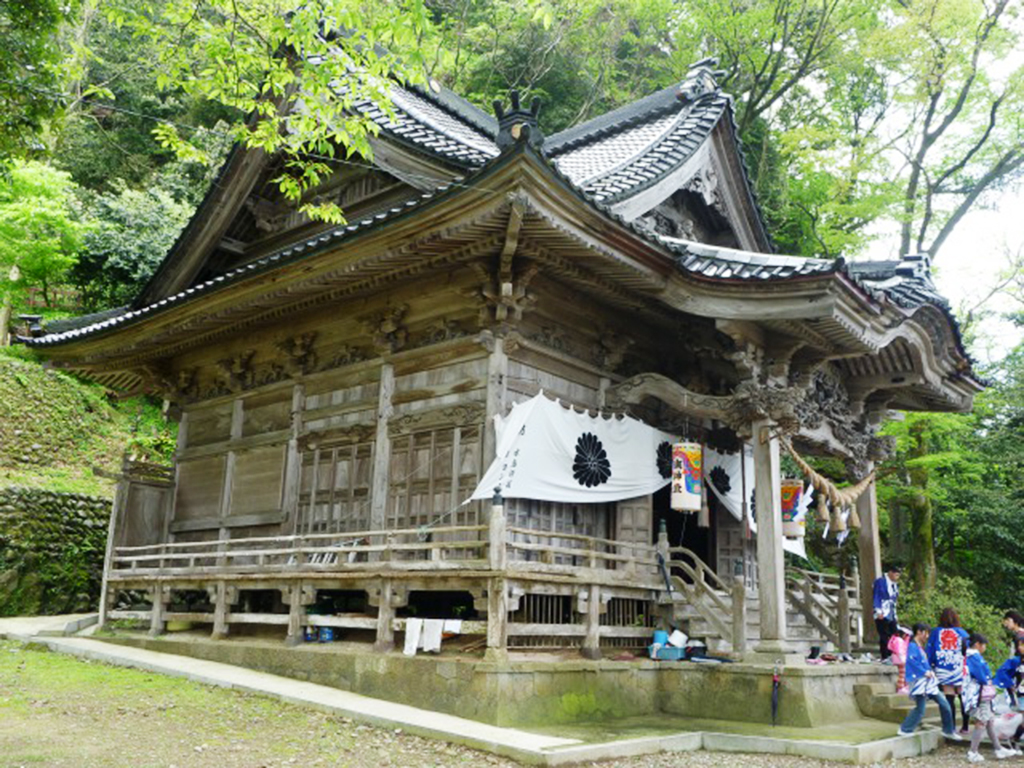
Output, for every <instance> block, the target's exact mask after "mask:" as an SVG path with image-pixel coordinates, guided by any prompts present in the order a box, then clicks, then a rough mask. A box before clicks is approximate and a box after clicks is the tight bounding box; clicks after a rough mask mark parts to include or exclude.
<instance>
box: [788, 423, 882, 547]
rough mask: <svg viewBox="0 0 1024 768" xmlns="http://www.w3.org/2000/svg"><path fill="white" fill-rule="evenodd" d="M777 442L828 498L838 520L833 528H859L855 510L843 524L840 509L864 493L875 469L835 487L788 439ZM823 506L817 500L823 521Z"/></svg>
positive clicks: (841, 529)
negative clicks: (853, 483)
mask: <svg viewBox="0 0 1024 768" xmlns="http://www.w3.org/2000/svg"><path fill="white" fill-rule="evenodd" d="M779 442H780V443H781V444H782V447H783V448H785V450H786V453H788V454H789V455H790V456H791V457H792V458H793V461H795V462H796V465H797V466H798V467H800V471H801V472H803V473H804V477H806V478H807V479H808V481H810V483H811V485H812V486H814V489H815V490H816V491H818V493H819V494H821V496H823V497H824V498H825V499H828V501H829V502H830V504H831V506H832V509H833V510H835V512H836V514H835V515H834V520H835V521H838V524H837V523H836V522H835V521H834V522H833V523H832V528H833V530H836V531H844V530H846V525H847V524H848V525H849V526H850V527H858V528H859V527H860V518H859V517H858V516H857V514H856V511H855V510H852V511H851V513H850V516H849V519H848V520H847V524H844V523H843V522H842V519H843V518H842V513H841V510H842V508H843V507H853V506H854V504H855V503H856V501H857V499H858V498H860V496H861V494H862V493H864V491H866V490H867V489H868V487H869V486H870V485H871V483H873V482H874V480H875V471H874V470H871V472H869V473H868V474H867V475H866V476H864V477H863V478H861V480H859V481H858V482H857V483H856V484H855V485H851V486H850V487H849V488H837V487H836V486H835V483H833V482H832V481H831V480H829V479H828V478H827V477H823V476H822V475H820V474H819V473H818V472H816V471H815V469H814V468H813V467H812V466H811V465H810V464H808V463H807V462H806V461H805V460H804V458H803V457H802V456H801V455H800V454H798V453H797V452H796V450H795V449H794V448H793V446H792V445H791V444H790V442H789V440H785V439H783V440H779ZM823 506H824V505H823V504H822V503H820V502H819V504H818V519H819V520H820V521H821V522H823V523H824V522H827V521H828V513H827V512H824V511H823Z"/></svg>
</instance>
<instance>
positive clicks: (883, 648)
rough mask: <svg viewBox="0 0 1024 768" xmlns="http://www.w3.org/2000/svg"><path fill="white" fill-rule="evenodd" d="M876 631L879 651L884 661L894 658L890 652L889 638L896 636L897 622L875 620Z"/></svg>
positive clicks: (892, 620)
mask: <svg viewBox="0 0 1024 768" xmlns="http://www.w3.org/2000/svg"><path fill="white" fill-rule="evenodd" d="M875 629H877V630H878V651H879V653H880V654H881V655H882V658H883V659H888V658H889V657H890V656H892V651H890V650H889V638H890V637H892V636H893V635H895V634H896V621H895V620H894V619H875Z"/></svg>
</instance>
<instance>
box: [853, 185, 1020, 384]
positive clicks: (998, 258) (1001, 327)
mask: <svg viewBox="0 0 1024 768" xmlns="http://www.w3.org/2000/svg"><path fill="white" fill-rule="evenodd" d="M898 249H899V237H898V233H895V232H894V233H892V234H891V235H889V234H883V235H882V236H881V237H879V239H878V240H876V241H875V242H874V243H872V245H871V246H870V247H869V248H868V250H867V253H866V254H865V255H864V257H865V258H870V259H895V258H899V256H898V253H897V251H898ZM1008 249H1009V250H1010V251H1011V252H1012V253H1016V252H1018V251H1019V250H1020V249H1024V188H1020V187H1018V188H1016V189H1008V190H1005V191H1003V192H1001V193H999V194H998V195H997V196H992V197H990V198H989V199H987V200H986V201H985V204H984V206H983V207H982V206H979V207H978V208H976V209H975V210H973V211H971V213H969V214H968V215H967V216H965V217H964V218H963V220H961V222H960V223H959V225H958V226H957V228H956V229H955V230H954V232H953V234H952V235H951V236H950V237H949V239H948V240H947V241H946V243H945V244H944V245H943V247H942V250H940V251H939V253H938V255H937V256H936V257H935V259H934V260H933V263H932V279H933V280H934V281H935V285H936V286H937V287H938V288H939V290H940V291H941V293H942V295H943V296H945V297H946V298H947V299H949V303H950V305H951V307H952V308H953V311H954V312H959V311H960V310H961V309H966V308H971V307H976V306H978V305H979V302H982V301H983V300H984V299H985V297H986V296H987V295H988V294H989V293H991V291H992V289H993V287H995V286H996V285H998V284H999V282H1000V273H1001V272H1004V271H1005V270H1006V269H1007V268H1008V266H1009V261H1008V258H1007V250H1008ZM982 308H983V309H985V310H990V311H991V312H992V313H993V315H994V316H992V317H989V318H987V319H985V320H984V321H983V322H982V323H981V325H980V326H979V333H978V340H977V341H976V343H975V344H974V345H973V346H972V347H971V349H970V350H969V351H970V352H971V354H972V355H973V356H974V358H975V359H976V360H977V361H978V362H979V363H982V364H985V363H994V362H996V361H998V360H1000V359H1002V357H1004V356H1005V355H1006V353H1007V352H1009V351H1010V349H1012V348H1013V347H1014V346H1015V345H1017V344H1019V343H1020V342H1021V341H1022V340H1024V329H1021V328H1017V327H1016V326H1014V325H1013V324H1012V323H1010V322H1009V321H1007V320H1005V319H1003V318H1001V317H999V313H1005V312H1009V311H1014V310H1021V309H1024V306H1021V305H1020V304H1018V303H1016V302H1015V301H1014V300H1013V299H1011V298H1009V297H1008V296H1007V295H1005V294H1002V295H996V296H993V297H991V298H990V299H988V301H987V302H985V303H984V306H983V307H982Z"/></svg>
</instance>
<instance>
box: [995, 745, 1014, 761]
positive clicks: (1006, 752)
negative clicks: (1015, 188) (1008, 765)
mask: <svg viewBox="0 0 1024 768" xmlns="http://www.w3.org/2000/svg"><path fill="white" fill-rule="evenodd" d="M1016 754H1017V753H1016V752H1014V751H1013V750H1012V749H1004V748H1003V747H1000V748H999V749H997V750H996V760H1005V759H1006V758H1008V757H1014V756H1015V755H1016Z"/></svg>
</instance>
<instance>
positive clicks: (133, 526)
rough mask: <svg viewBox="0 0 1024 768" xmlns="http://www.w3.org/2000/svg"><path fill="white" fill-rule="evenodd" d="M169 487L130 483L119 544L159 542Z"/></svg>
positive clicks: (129, 545) (137, 544)
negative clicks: (126, 512)
mask: <svg viewBox="0 0 1024 768" xmlns="http://www.w3.org/2000/svg"><path fill="white" fill-rule="evenodd" d="M170 494H171V489H169V488H157V487H154V486H151V485H142V484H141V483H131V484H130V485H129V488H128V500H127V503H126V505H125V506H126V509H127V511H128V514H127V515H126V516H125V520H124V532H123V533H122V535H121V538H120V544H119V546H122V547H142V546H146V545H147V544H159V543H160V542H161V540H162V539H163V535H164V521H165V517H166V514H167V509H168V506H169V501H170V499H169V497H170Z"/></svg>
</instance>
